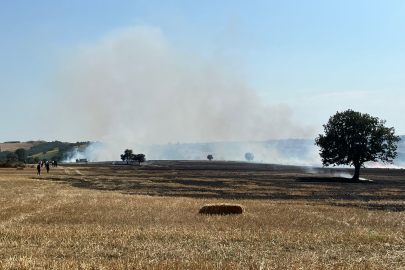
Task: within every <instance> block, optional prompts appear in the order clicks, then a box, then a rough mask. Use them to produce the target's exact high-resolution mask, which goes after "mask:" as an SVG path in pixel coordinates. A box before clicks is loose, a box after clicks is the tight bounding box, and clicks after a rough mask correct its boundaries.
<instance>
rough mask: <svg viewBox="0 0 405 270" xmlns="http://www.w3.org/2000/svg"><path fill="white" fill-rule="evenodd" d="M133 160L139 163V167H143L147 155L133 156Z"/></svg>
mask: <svg viewBox="0 0 405 270" xmlns="http://www.w3.org/2000/svg"><path fill="white" fill-rule="evenodd" d="M132 160H134V161H138V162H139V165H141V162H145V155H144V154H136V155H133V157H132Z"/></svg>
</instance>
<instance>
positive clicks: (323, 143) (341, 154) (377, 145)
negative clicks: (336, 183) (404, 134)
mask: <svg viewBox="0 0 405 270" xmlns="http://www.w3.org/2000/svg"><path fill="white" fill-rule="evenodd" d="M385 123H386V121H385V120H380V119H379V118H378V117H372V116H370V115H369V114H363V113H360V112H355V111H353V110H346V111H343V112H337V113H336V114H335V115H333V116H331V117H330V118H329V121H328V123H327V124H325V125H323V128H324V132H325V134H319V136H318V137H317V138H316V139H315V144H316V145H317V146H319V147H320V148H321V149H320V156H321V159H322V164H323V165H324V166H329V165H334V166H335V165H349V166H354V167H355V174H354V176H353V178H352V180H354V181H357V180H359V175H360V167H361V166H364V163H365V162H368V161H374V162H378V161H381V162H383V163H393V160H394V159H395V158H396V156H397V152H396V149H397V144H396V143H397V142H398V141H400V138H399V137H398V136H395V135H394V134H395V129H394V128H393V127H390V128H389V127H385Z"/></svg>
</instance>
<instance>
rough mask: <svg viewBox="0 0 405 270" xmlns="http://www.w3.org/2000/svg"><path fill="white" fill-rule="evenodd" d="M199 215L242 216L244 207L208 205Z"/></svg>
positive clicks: (224, 204)
mask: <svg viewBox="0 0 405 270" xmlns="http://www.w3.org/2000/svg"><path fill="white" fill-rule="evenodd" d="M198 213H199V214H207V215H231V214H242V213H243V207H242V206H241V205H238V204H227V203H221V204H207V205H204V206H203V207H202V208H201V209H200V211H198Z"/></svg>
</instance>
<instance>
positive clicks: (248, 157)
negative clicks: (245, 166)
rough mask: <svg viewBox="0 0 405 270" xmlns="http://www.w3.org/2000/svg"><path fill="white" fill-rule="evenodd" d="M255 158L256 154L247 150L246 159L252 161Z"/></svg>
mask: <svg viewBox="0 0 405 270" xmlns="http://www.w3.org/2000/svg"><path fill="white" fill-rule="evenodd" d="M254 158H255V156H254V155H253V154H252V153H249V152H247V153H246V154H245V159H246V160H247V161H252V160H253V159H254Z"/></svg>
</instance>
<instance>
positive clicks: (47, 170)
mask: <svg viewBox="0 0 405 270" xmlns="http://www.w3.org/2000/svg"><path fill="white" fill-rule="evenodd" d="M45 167H46V172H47V173H49V162H48V161H47V162H46V163H45Z"/></svg>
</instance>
